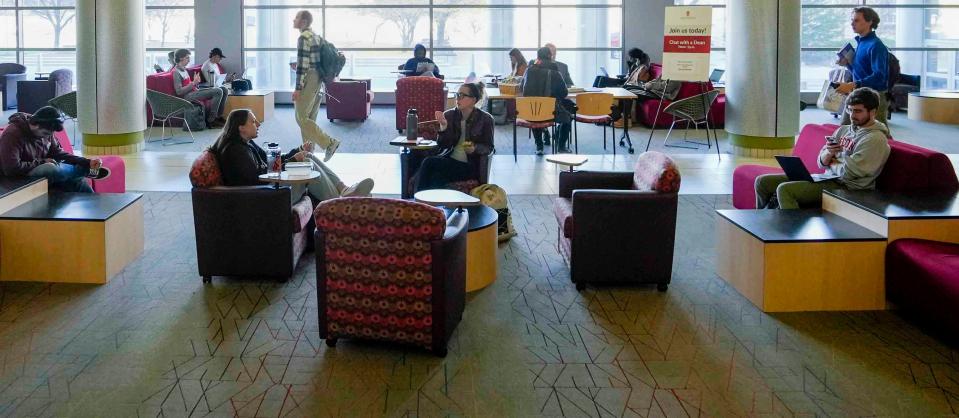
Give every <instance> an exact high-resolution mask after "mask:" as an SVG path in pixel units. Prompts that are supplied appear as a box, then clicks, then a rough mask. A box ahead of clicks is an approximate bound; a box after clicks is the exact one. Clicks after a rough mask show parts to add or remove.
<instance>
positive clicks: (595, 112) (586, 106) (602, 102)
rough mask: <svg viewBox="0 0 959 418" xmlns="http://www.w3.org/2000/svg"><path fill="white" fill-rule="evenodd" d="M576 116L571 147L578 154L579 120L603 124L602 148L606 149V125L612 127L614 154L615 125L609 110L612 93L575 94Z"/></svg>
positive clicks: (611, 105)
mask: <svg viewBox="0 0 959 418" xmlns="http://www.w3.org/2000/svg"><path fill="white" fill-rule="evenodd" d="M576 107H577V108H578V110H577V111H576V117H574V118H573V138H574V140H573V149H574V151H575V152H576V153H577V154H579V122H582V123H590V124H599V125H602V126H603V150H606V127H607V126H610V127H612V128H613V142H614V144H613V155H616V144H615V142H616V127H615V126H613V117H612V116H610V111H611V110H612V108H613V95H612V94H610V93H580V94H577V95H576Z"/></svg>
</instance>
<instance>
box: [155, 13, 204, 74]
mask: <svg viewBox="0 0 959 418" xmlns="http://www.w3.org/2000/svg"><path fill="white" fill-rule="evenodd" d="M144 3H145V4H146V15H145V16H144V19H143V41H144V43H145V44H146V54H144V56H143V71H144V72H145V73H146V74H151V73H153V72H155V69H156V68H157V67H159V69H160V70H169V69H170V68H171V67H172V64H171V63H170V60H169V57H168V55H169V53H170V51H174V50H177V49H179V48H186V49H189V50H191V51H192V50H193V39H194V37H195V31H194V28H195V26H196V22H195V19H194V15H193V0H146V1H145V2H144ZM200 58H203V59H200ZM192 59H193V61H194V62H192V63H191V64H196V63H197V62H196V61H197V60H198V59H200V61H199V63H202V62H203V61H204V60H205V59H206V58H205V57H197V56H196V54H194V55H193V58H192Z"/></svg>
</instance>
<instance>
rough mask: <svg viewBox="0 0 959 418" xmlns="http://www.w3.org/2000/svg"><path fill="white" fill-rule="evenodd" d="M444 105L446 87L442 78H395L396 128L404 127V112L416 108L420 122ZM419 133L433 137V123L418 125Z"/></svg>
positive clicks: (401, 129)
mask: <svg viewBox="0 0 959 418" xmlns="http://www.w3.org/2000/svg"><path fill="white" fill-rule="evenodd" d="M445 107H446V89H445V87H444V84H443V80H440V79H438V78H434V77H403V78H400V79H398V80H396V130H397V131H398V132H403V130H404V129H406V112H407V111H408V110H409V109H410V108H414V109H416V111H417V113H418V114H419V118H420V122H423V121H427V120H433V113H434V112H436V111H441V112H442V111H443V110H445ZM419 131H420V132H419V135H420V136H422V137H424V138H435V137H436V131H435V127H433V125H424V126H421V127H420V130H419Z"/></svg>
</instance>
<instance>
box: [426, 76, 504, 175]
mask: <svg viewBox="0 0 959 418" xmlns="http://www.w3.org/2000/svg"><path fill="white" fill-rule="evenodd" d="M482 94H483V92H482V89H481V88H480V87H479V85H477V84H475V83H467V84H463V85H462V86H460V88H459V91H458V92H457V93H456V107H455V108H453V109H450V110H447V111H446V112H436V115H435V116H436V121H437V122H438V123H439V137H438V138H437V140H436V142H437V143H438V145H439V147H438V148H439V149H440V153H439V155H436V156H433V157H428V158H426V159H425V160H423V165H421V166H420V171H419V173H418V174H417V175H416V182H415V186H414V189H415V190H416V191H420V190H429V189H442V188H446V185H448V184H449V183H452V182H457V181H463V180H469V179H476V178H478V177H479V169H480V167H479V159H478V158H477V157H478V156H480V155H486V154H490V153H491V152H493V117H492V116H490V114H489V113H486V112H484V111H483V110H482V109H479V108H478V107H476V103H477V102H478V101H480V99H481V98H482Z"/></svg>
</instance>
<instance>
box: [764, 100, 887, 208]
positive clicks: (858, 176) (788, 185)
mask: <svg viewBox="0 0 959 418" xmlns="http://www.w3.org/2000/svg"><path fill="white" fill-rule="evenodd" d="M879 103H880V100H879V93H877V92H876V91H875V90H873V89H871V88H868V87H860V88H858V89H856V90H853V92H852V93H850V94H849V98H848V99H847V100H846V111H847V112H848V113H849V116H850V121H851V122H852V124H851V125H843V126H840V127H839V129H837V130H836V132H835V133H834V134H833V137H835V138H837V139H838V140H837V141H836V143H827V144H826V145H825V146H823V148H822V150H821V151H819V159H818V163H819V167H821V168H825V169H826V172H825V174H827V175H828V174H832V175H835V176H837V177H836V178H835V179H832V180H826V181H820V182H817V183H814V182H809V181H789V178H787V177H786V176H785V175H784V174H766V175H762V176H759V177H758V178H756V207H757V208H769V209H775V208H777V207H778V208H780V209H799V208H800V207H812V206H818V205H820V204H821V203H822V191H823V190H832V189H838V188H846V189H850V190H871V189H875V188H876V178H878V177H879V173H881V172H882V167H883V166H884V165H885V164H886V160H887V159H888V158H889V129H888V128H886V125H885V124H883V123H882V122H879V121H878V120H876V112H877V110H878V109H879Z"/></svg>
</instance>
